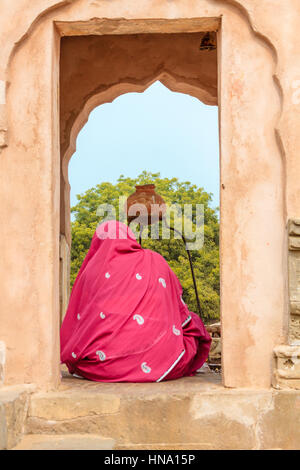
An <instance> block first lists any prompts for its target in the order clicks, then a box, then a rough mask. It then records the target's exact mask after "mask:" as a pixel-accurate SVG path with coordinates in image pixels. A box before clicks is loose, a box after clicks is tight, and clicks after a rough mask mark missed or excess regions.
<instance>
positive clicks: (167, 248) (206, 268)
mask: <svg viewBox="0 0 300 470" xmlns="http://www.w3.org/2000/svg"><path fill="white" fill-rule="evenodd" d="M147 183H154V184H155V186H156V188H155V191H156V192H157V193H158V194H160V195H161V196H162V197H163V198H164V200H165V202H166V203H167V204H168V205H171V204H175V203H176V204H179V205H180V206H183V204H193V205H194V206H195V204H203V206H204V245H203V248H201V249H200V250H192V251H191V252H190V253H191V256H192V261H193V266H194V271H195V276H196V281H197V287H198V293H199V298H200V304H201V307H202V310H203V314H204V319H205V320H206V321H209V320H213V319H218V318H219V294H220V287H219V221H218V214H217V209H213V208H211V207H210V203H211V199H212V198H211V194H209V193H207V192H205V191H204V189H203V188H198V187H197V186H196V185H192V184H191V183H189V182H180V181H178V179H177V178H171V179H169V178H161V177H160V174H159V173H148V172H146V171H144V172H143V173H142V174H140V175H139V176H138V177H137V178H125V177H124V175H121V176H120V178H119V179H118V181H117V183H116V184H112V183H101V184H98V185H96V187H94V188H91V189H89V190H87V191H86V192H85V193H84V194H81V195H78V196H77V199H78V203H77V204H76V205H75V206H74V207H72V209H71V212H72V214H73V218H74V220H73V222H72V249H71V286H72V285H73V283H74V281H75V278H76V275H77V273H78V270H79V268H80V266H81V264H82V262H83V260H84V257H85V255H86V253H87V251H88V249H89V246H90V243H91V239H92V236H93V234H94V232H95V229H96V227H97V225H98V224H99V222H101V220H102V219H103V216H102V217H100V216H99V215H97V208H98V207H99V205H100V204H112V205H113V206H114V207H115V209H116V218H117V219H119V217H120V213H119V197H120V196H124V199H125V198H127V197H128V196H129V195H130V194H132V193H133V192H134V191H135V185H142V184H147ZM193 217H194V215H193ZM171 225H172V224H171ZM142 244H143V248H149V249H151V250H155V251H157V252H159V253H160V254H161V255H162V256H163V257H164V258H165V259H166V260H167V262H168V263H169V266H170V267H171V269H172V270H173V271H174V272H175V273H176V275H177V277H178V278H179V280H180V282H181V285H182V287H183V299H184V301H185V302H186V303H187V305H188V307H189V309H190V310H192V311H194V312H197V303H196V297H195V291H194V287H193V280H192V276H191V271H190V265H189V261H188V257H187V253H186V250H185V247H184V244H183V242H182V241H181V240H179V239H176V238H174V236H173V233H172V232H171V238H170V239H167V240H166V239H162V240H153V239H147V240H143V242H142Z"/></svg>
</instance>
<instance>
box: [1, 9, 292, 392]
mask: <svg viewBox="0 0 300 470" xmlns="http://www.w3.org/2000/svg"><path fill="white" fill-rule="evenodd" d="M117 3H118V8H119V9H118V15H121V16H124V17H126V18H127V19H126V20H122V19H117V18H116V17H115V16H116V10H115V8H117V6H116V4H115V3H114V4H105V5H104V4H102V3H101V4H100V3H98V2H94V3H93V5H89V6H88V7H87V6H86V2H84V1H83V0H78V1H75V2H72V3H69V2H64V3H60V4H59V5H62V7H61V8H58V9H57V8H54V6H55V5H54V6H53V8H49V9H48V10H47V11H46V12H45V13H44V14H43V15H42V16H39V17H38V19H37V20H36V21H34V22H33V23H32V27H31V28H29V31H28V34H27V36H22V39H21V41H20V42H19V43H18V45H17V47H16V48H15V49H14V52H13V54H12V55H11V59H10V64H9V68H8V72H7V73H8V79H9V80H10V82H11V85H10V87H9V88H8V90H7V110H8V111H7V128H8V133H7V136H8V140H7V142H6V143H5V145H7V147H6V148H5V149H4V150H3V153H2V157H3V159H2V164H3V166H4V168H3V169H4V170H5V175H6V181H5V184H4V186H3V207H2V209H1V210H2V215H4V214H5V215H6V218H7V220H8V223H7V226H6V227H5V229H4V234H3V241H4V250H5V255H4V269H5V270H6V273H9V275H10V276H12V277H13V278H14V280H15V281H14V292H12V290H11V287H10V286H8V285H7V281H6V280H5V278H4V279H3V283H2V288H3V292H4V294H3V296H2V299H4V300H5V310H6V311H7V310H13V311H14V312H16V315H18V319H19V322H20V329H21V330H22V335H21V336H22V337H21V336H20V334H16V335H13V334H12V331H13V330H14V328H13V320H12V318H9V317H8V316H7V317H6V316H5V318H4V322H3V325H4V331H5V339H6V342H7V344H9V345H10V352H9V354H8V357H7V381H8V383H10V382H13V381H17V382H22V381H23V382H28V381H29V382H36V383H38V384H40V385H41V386H42V387H47V386H54V385H56V384H57V383H58V382H59V368H58V363H59V360H58V358H59V340H58V318H59V315H58V310H59V299H58V282H59V281H58V279H59V267H58V258H59V230H60V229H59V227H60V222H59V220H60V196H59V194H60V151H59V150H60V141H59V97H58V82H59V80H58V77H59V48H60V37H61V36H68V35H87V34H88V35H90V34H96V35H103V34H118V35H119V34H141V33H149V34H152V33H153V32H155V33H162V34H170V31H171V32H173V33H174V32H176V33H191V32H193V33H195V32H203V31H210V30H211V31H215V30H218V44H219V51H218V62H219V69H218V96H219V106H220V110H221V113H220V143H221V145H220V147H221V219H222V225H221V283H222V286H221V315H222V324H223V331H222V337H223V370H224V384H225V385H226V386H229V387H252V386H259V387H268V386H270V383H271V376H272V357H273V348H274V346H275V345H276V344H279V343H282V342H284V341H285V339H286V335H287V321H288V320H287V319H288V315H287V284H286V278H287V276H286V273H287V256H286V251H285V242H286V232H285V223H286V199H285V197H286V187H285V184H286V181H285V161H284V159H283V156H284V153H283V151H282V147H281V150H280V148H279V147H278V141H276V138H275V133H274V129H275V128H276V126H277V123H278V118H279V116H280V109H281V101H280V95H279V93H278V86H276V84H275V82H274V80H273V74H274V66H275V61H274V50H273V48H272V47H270V42H269V41H268V40H263V39H262V37H261V36H259V35H256V34H254V32H253V29H252V28H251V26H250V25H249V22H248V20H247V19H246V16H245V14H244V13H242V12H241V9H239V8H238V9H237V8H235V7H233V6H232V5H231V4H230V5H228V2H226V4H224V2H218V1H214V0H205V1H203V2H201V5H198V6H193V8H192V10H191V9H190V8H189V7H187V6H186V5H185V4H183V3H181V2H176V5H175V7H174V8H175V10H176V13H175V16H176V17H177V18H178V20H172V19H170V17H173V16H174V12H173V10H172V11H171V10H170V8H171V7H170V6H164V7H163V6H160V7H159V8H157V9H156V10H155V13H153V10H151V5H150V4H147V6H146V5H144V4H141V5H140V8H139V11H138V12H136V9H135V7H133V6H132V5H131V6H130V5H129V4H127V2H126V4H125V3H120V4H119V2H117ZM150 3H152V2H150ZM234 4H237V2H234ZM128 5H129V6H128ZM149 8H150V10H149ZM172 12H173V13H172ZM154 16H155V17H156V19H155V18H154ZM221 16H222V22H221ZM104 18H106V19H104ZM143 18H144V19H143ZM145 18H146V19H145ZM30 57H34V60H32V61H28V59H29V58H30ZM24 70H26V75H25V76H24V73H23V71H24ZM258 74H259V77H260V81H259V83H258V81H257V75H258ZM12 178H13V179H14V184H13V185H11V184H10V183H9V180H10V179H12ZM29 181H30V183H31V184H28V182H29ZM12 201H13V203H12ZM262 201H263V204H262ZM20 206H22V213H20V211H19V210H18V209H17V208H18V207H20ZM12 209H14V210H13V215H12V217H11V218H9V217H8V214H9V213H11V212H12ZM16 226H17V229H16ZM270 228H271V229H270ZM13 230H14V231H15V243H14V244H12V243H11V233H12V231H13ZM16 257H19V260H20V261H19V263H17V264H12V260H15V259H16ZM29 265H30V266H31V269H30V270H28V266H29ZM18 287H21V292H22V295H21V296H19V295H17V292H18ZM25 299H28V300H27V302H25ZM25 318H26V319H27V321H25ZM28 320H29V321H28ZM267 329H268V335H267V336H265V334H264V332H265V331H266V330H267ZM36 357H38V358H39V359H38V361H37V360H35V358H36ZM16 358H17V359H18V361H16ZM16 362H17V363H18V366H17V369H16V368H15V366H14V364H15V363H16ZM257 364H259V365H260V368H259V369H258V367H257Z"/></svg>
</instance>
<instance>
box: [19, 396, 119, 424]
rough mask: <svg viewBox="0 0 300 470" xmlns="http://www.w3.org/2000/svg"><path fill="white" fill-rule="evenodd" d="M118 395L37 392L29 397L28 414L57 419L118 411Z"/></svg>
mask: <svg viewBox="0 0 300 470" xmlns="http://www.w3.org/2000/svg"><path fill="white" fill-rule="evenodd" d="M119 408H120V397H118V396H111V395H109V394H105V393H101V399H99V393H98V392H95V393H93V392H92V391H87V393H82V392H80V391H79V392H78V391H68V392H67V393H63V392H52V393H48V394H47V393H38V394H36V395H34V396H33V397H32V399H31V403H30V407H29V410H28V416H34V417H36V418H42V419H47V420H51V419H52V418H53V416H55V419H56V420H57V421H63V420H68V419H74V418H80V417H81V416H85V417H86V416H96V415H102V414H111V413H116V412H118V411H119Z"/></svg>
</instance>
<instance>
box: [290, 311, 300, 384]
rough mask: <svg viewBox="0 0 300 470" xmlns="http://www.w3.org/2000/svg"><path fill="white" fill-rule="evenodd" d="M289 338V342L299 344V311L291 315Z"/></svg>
mask: <svg viewBox="0 0 300 470" xmlns="http://www.w3.org/2000/svg"><path fill="white" fill-rule="evenodd" d="M297 313H298V312H297ZM289 338H290V342H291V344H295V343H296V342H298V343H299V344H300V312H299V314H297V315H291V318H290V327H289ZM299 378H300V377H299Z"/></svg>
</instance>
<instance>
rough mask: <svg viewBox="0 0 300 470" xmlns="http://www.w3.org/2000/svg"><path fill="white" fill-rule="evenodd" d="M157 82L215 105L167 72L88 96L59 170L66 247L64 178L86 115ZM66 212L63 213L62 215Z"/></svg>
mask: <svg viewBox="0 0 300 470" xmlns="http://www.w3.org/2000/svg"><path fill="white" fill-rule="evenodd" d="M156 81H160V82H161V83H162V84H163V85H165V86H166V87H167V88H168V89H169V90H170V91H174V92H178V93H185V94H188V95H190V96H193V97H195V98H198V99H199V100H200V101H202V102H203V103H205V104H209V105H217V97H216V96H213V95H212V94H211V93H210V92H209V90H207V89H204V88H201V87H200V86H199V87H197V86H196V85H194V84H191V83H188V82H185V81H184V78H183V77H175V76H173V75H172V74H171V73H168V72H158V73H156V72H154V74H153V76H152V77H148V79H147V81H144V80H142V81H141V82H140V83H130V82H120V83H116V84H114V85H112V86H110V87H108V88H107V89H105V90H103V91H100V92H98V93H96V94H95V95H93V96H90V97H89V99H87V101H86V102H85V104H84V106H83V108H82V109H81V110H80V112H79V113H78V115H77V116H76V118H75V119H74V122H73V125H72V128H71V130H70V134H69V145H68V147H67V149H66V151H65V152H64V153H63V154H62V155H61V159H62V160H61V169H62V180H63V181H62V186H63V193H61V196H62V197H63V207H61V216H62V217H64V218H65V220H64V221H63V220H61V224H62V225H61V233H63V234H64V235H65V236H66V240H67V243H68V244H69V246H70V244H71V234H70V222H69V211H70V184H69V178H68V165H69V161H70V159H71V158H72V155H73V153H74V152H75V151H76V140H77V136H78V134H79V132H80V130H81V129H82V128H83V126H84V125H85V124H86V122H87V121H88V119H89V115H90V113H91V112H92V111H93V109H95V108H96V107H98V106H100V105H102V104H105V103H111V102H112V101H114V100H115V99H116V98H118V97H119V96H121V95H123V94H125V93H132V92H135V93H143V92H144V91H145V90H146V89H147V88H149V87H150V86H151V85H152V84H153V83H154V82H156ZM65 211H66V212H65Z"/></svg>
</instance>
